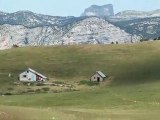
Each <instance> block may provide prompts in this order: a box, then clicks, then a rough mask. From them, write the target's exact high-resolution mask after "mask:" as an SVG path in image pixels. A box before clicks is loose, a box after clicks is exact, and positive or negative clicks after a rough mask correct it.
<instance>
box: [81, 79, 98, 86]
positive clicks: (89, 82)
mask: <svg viewBox="0 0 160 120" xmlns="http://www.w3.org/2000/svg"><path fill="white" fill-rule="evenodd" d="M79 85H88V86H95V85H99V82H93V81H87V80H82V81H80V82H79Z"/></svg>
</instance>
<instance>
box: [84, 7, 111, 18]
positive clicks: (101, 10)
mask: <svg viewBox="0 0 160 120" xmlns="http://www.w3.org/2000/svg"><path fill="white" fill-rule="evenodd" d="M113 15H114V10H113V5H112V4H107V5H103V6H97V5H92V6H90V7H89V8H87V9H85V11H84V13H82V16H97V17H109V16H113Z"/></svg>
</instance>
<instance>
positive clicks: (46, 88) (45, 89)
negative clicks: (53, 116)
mask: <svg viewBox="0 0 160 120" xmlns="http://www.w3.org/2000/svg"><path fill="white" fill-rule="evenodd" d="M42 90H44V91H49V90H50V88H49V87H44V88H42Z"/></svg>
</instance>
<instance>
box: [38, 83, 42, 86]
mask: <svg viewBox="0 0 160 120" xmlns="http://www.w3.org/2000/svg"><path fill="white" fill-rule="evenodd" d="M36 85H37V86H44V84H43V83H37V84H36Z"/></svg>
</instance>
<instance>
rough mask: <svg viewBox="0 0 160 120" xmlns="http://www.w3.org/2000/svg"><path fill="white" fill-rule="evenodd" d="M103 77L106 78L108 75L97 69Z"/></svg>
mask: <svg viewBox="0 0 160 120" xmlns="http://www.w3.org/2000/svg"><path fill="white" fill-rule="evenodd" d="M96 73H98V74H99V75H100V76H101V77H103V78H106V77H107V76H106V75H105V74H104V73H103V72H102V71H96Z"/></svg>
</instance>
